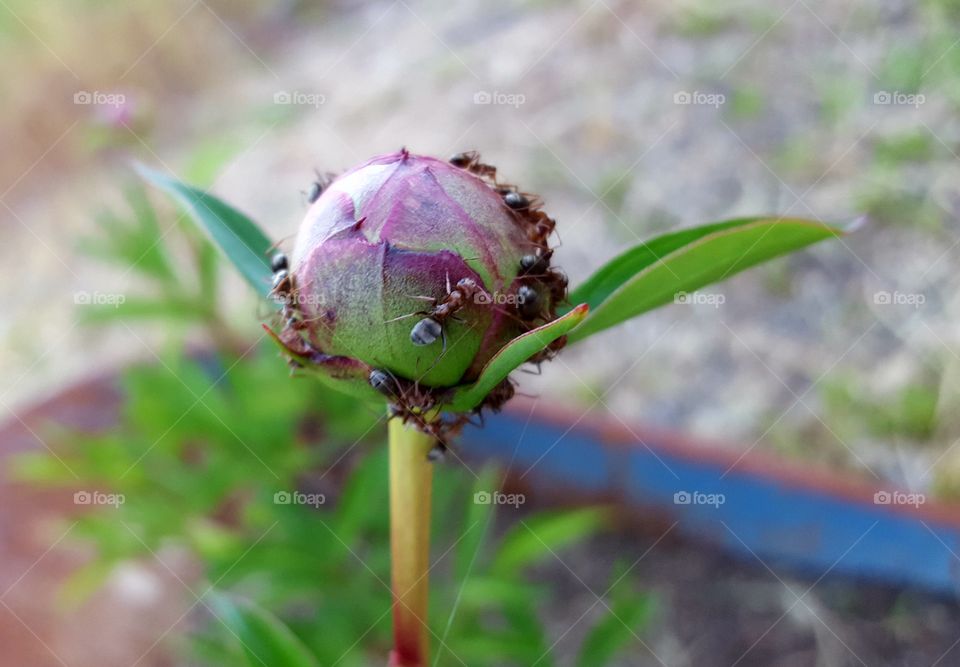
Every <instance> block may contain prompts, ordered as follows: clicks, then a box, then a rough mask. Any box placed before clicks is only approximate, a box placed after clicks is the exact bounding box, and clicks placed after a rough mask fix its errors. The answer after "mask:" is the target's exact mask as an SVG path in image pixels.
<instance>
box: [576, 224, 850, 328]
mask: <svg viewBox="0 0 960 667" xmlns="http://www.w3.org/2000/svg"><path fill="white" fill-rule="evenodd" d="M842 233H843V231H842V230H840V229H839V228H836V227H831V226H829V225H826V224H823V223H820V222H814V221H811V220H803V219H799V218H744V219H740V220H731V221H728V222H721V223H715V224H712V225H706V226H704V227H697V228H694V229H687V230H684V231H681V232H675V233H673V234H668V235H666V236H661V237H658V238H656V239H653V240H651V241H648V242H646V243H644V244H642V245H640V246H637V247H635V248H632V249H630V250H628V251H627V252H625V253H623V254H622V255H620V256H619V257H616V258H615V259H613V260H611V261H610V262H609V263H607V265H606V266H604V267H603V268H601V269H600V270H599V271H597V272H596V273H595V274H594V275H593V276H592V277H591V278H589V279H587V281H586V282H585V283H584V284H583V285H581V286H580V287H578V288H577V289H575V290H574V291H573V293H572V294H571V296H570V298H571V300H572V301H574V303H577V302H584V303H587V304H589V305H590V307H591V309H592V310H591V313H590V316H589V317H587V318H586V320H585V321H584V322H583V324H581V325H580V326H579V327H577V328H576V329H574V330H573V331H572V332H571V333H570V342H571V343H573V342H576V341H580V340H583V339H584V338H587V337H588V336H591V335H593V334H595V333H597V332H599V331H602V330H604V329H607V328H609V327H612V326H615V325H617V324H620V323H621V322H623V321H625V320H628V319H630V318H632V317H636V316H637V315H640V314H642V313H645V312H646V311H648V310H651V309H653V308H656V307H657V306H662V305H663V304H665V303H669V302H670V301H672V300H673V299H674V297H675V295H676V294H677V293H678V292H689V291H692V290H696V289H699V288H700V287H703V286H704V285H708V284H710V283H713V282H716V281H719V280H723V279H725V278H727V277H729V276H732V275H733V274H735V273H738V272H740V271H742V270H744V269H746V268H749V267H751V266H754V265H755V264H759V263H760V262H764V261H766V260H768V259H772V258H774V257H777V256H779V255H783V254H785V253H787V252H790V251H792V250H797V249H799V248H802V247H804V246H807V245H810V244H811V243H816V242H817V241H821V240H823V239H826V238H831V237H836V236H840V235H841V234H842Z"/></svg>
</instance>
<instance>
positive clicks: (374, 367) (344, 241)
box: [275, 150, 566, 404]
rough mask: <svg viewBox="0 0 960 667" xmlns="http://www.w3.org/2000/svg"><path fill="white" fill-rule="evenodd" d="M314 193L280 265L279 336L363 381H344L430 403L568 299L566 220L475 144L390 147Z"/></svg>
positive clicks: (314, 361) (337, 374) (330, 369)
mask: <svg viewBox="0 0 960 667" xmlns="http://www.w3.org/2000/svg"><path fill="white" fill-rule="evenodd" d="M311 199H315V201H313V203H312V205H311V207H310V209H309V211H308V212H307V215H306V218H305V219H304V221H303V223H302V225H301V227H300V231H299V234H298V236H297V240H296V245H295V248H294V251H293V254H292V256H291V259H290V265H289V267H288V271H289V273H288V274H287V273H283V272H281V273H279V275H277V276H276V277H277V280H276V282H277V287H276V288H275V292H276V293H277V295H278V296H280V297H282V298H283V299H284V300H285V301H286V304H285V306H284V318H285V325H284V329H283V331H282V333H281V334H280V338H281V340H282V341H283V343H284V344H285V345H286V346H287V348H288V349H289V351H290V352H291V353H292V356H293V357H294V358H295V359H296V361H297V363H299V364H300V365H307V366H310V365H313V366H316V367H317V368H319V369H320V370H321V371H322V372H323V373H324V374H325V375H327V376H328V377H333V378H334V379H338V380H346V381H348V382H349V383H352V384H353V385H354V386H353V387H343V388H347V389H353V390H354V392H360V393H363V392H370V391H371V383H372V384H373V385H374V386H373V389H376V390H379V391H380V392H381V393H385V394H388V395H390V394H395V393H404V392H409V391H410V387H415V388H416V391H417V392H418V393H421V394H423V396H425V397H427V400H425V401H423V402H426V403H428V404H429V403H431V401H430V400H429V397H431V396H432V397H434V398H436V397H437V396H439V395H440V394H442V392H443V391H444V390H447V389H449V388H452V387H456V386H458V385H463V384H468V383H470V382H472V381H474V380H475V379H476V378H477V376H478V375H479V374H480V371H481V370H482V369H483V367H484V365H485V364H486V363H487V362H488V361H489V360H490V359H491V357H493V356H494V355H495V354H496V353H497V352H498V351H499V350H500V349H501V348H503V347H504V346H505V345H506V344H507V343H509V342H510V341H511V340H513V339H514V338H516V337H517V336H519V335H521V334H523V333H525V332H527V331H529V330H531V329H533V328H534V327H536V326H539V325H541V324H543V323H545V322H549V321H551V320H552V319H554V317H555V306H556V305H557V302H558V301H561V300H563V299H564V298H565V294H566V292H565V288H566V280H565V278H564V277H563V275H562V274H561V273H560V272H558V271H556V270H555V269H551V268H550V255H551V253H550V249H549V247H548V245H547V238H548V236H549V235H550V233H551V232H552V230H553V224H554V223H553V220H551V219H550V218H549V217H547V216H546V215H545V214H544V213H543V212H541V211H540V210H539V207H538V204H537V200H536V198H535V197H531V196H529V195H525V194H522V193H520V192H518V191H517V190H516V188H514V187H512V186H507V185H502V184H500V183H498V182H497V181H496V172H495V170H494V169H493V168H492V167H489V166H488V165H484V164H482V163H480V162H479V160H478V156H476V155H475V154H461V155H458V156H454V158H452V159H451V161H449V162H448V161H442V160H437V159H435V158H431V157H423V156H417V155H412V154H410V153H408V152H407V151H406V150H403V151H400V152H397V153H391V154H388V155H382V156H379V157H375V158H373V159H371V160H369V161H367V162H365V163H364V164H362V165H360V166H358V167H356V168H354V169H351V170H350V171H348V172H346V173H344V174H343V175H341V176H339V177H338V178H336V179H335V180H333V181H332V182H330V183H329V184H328V185H326V186H325V187H323V188H322V192H320V188H317V189H315V190H314V191H313V192H312V193H311ZM275 268H277V267H275ZM375 371H376V372H379V374H377V373H375ZM371 373H373V376H371ZM378 380H379V381H378ZM341 384H342V383H341Z"/></svg>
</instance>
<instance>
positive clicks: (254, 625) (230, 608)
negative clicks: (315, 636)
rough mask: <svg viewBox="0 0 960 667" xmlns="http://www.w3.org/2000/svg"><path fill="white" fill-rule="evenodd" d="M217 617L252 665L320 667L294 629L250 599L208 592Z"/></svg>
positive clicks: (256, 666)
mask: <svg viewBox="0 0 960 667" xmlns="http://www.w3.org/2000/svg"><path fill="white" fill-rule="evenodd" d="M207 597H208V598H209V599H210V601H211V603H212V604H211V607H212V608H213V611H214V613H215V615H216V617H217V618H218V619H219V620H220V622H222V623H223V624H224V625H225V626H226V628H227V630H228V631H229V632H230V634H231V635H233V637H234V638H235V639H236V640H237V641H238V642H239V643H240V645H241V646H242V647H243V654H244V655H245V656H246V658H247V664H248V665H249V666H250V667H317V663H316V660H315V659H314V657H313V655H312V654H311V653H310V651H309V649H307V647H306V646H304V644H303V642H301V641H300V640H299V639H298V638H297V636H296V635H294V634H293V631H292V630H290V628H288V627H287V626H286V625H284V624H283V622H282V621H281V620H280V619H278V618H277V617H276V616H274V615H273V614H271V613H270V612H268V611H266V610H265V609H263V608H261V607H259V606H257V605H256V604H254V603H253V602H250V601H249V600H241V599H239V598H233V597H227V596H226V595H223V594H219V593H210V594H209V595H208V596H207Z"/></svg>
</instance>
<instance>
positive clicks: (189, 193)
mask: <svg viewBox="0 0 960 667" xmlns="http://www.w3.org/2000/svg"><path fill="white" fill-rule="evenodd" d="M136 169H137V172H138V173H139V174H140V175H141V176H142V177H143V178H144V180H146V181H147V182H149V183H151V184H152V185H154V186H156V187H157V188H159V189H160V190H163V191H164V192H166V193H167V194H168V195H170V196H171V197H172V198H173V199H175V200H176V201H177V202H179V203H180V204H181V205H183V206H184V207H185V208H186V209H187V210H188V211H189V212H190V214H191V216H192V217H193V219H194V221H196V222H197V223H198V224H199V225H200V226H201V227H203V229H205V230H206V232H207V233H208V234H209V235H210V237H211V238H212V239H213V241H214V243H215V244H216V245H217V246H219V247H220V249H221V250H222V251H223V252H224V254H225V255H226V256H227V259H229V260H230V261H231V262H233V265H234V266H236V267H237V269H238V270H239V271H240V275H242V276H243V277H244V279H245V280H246V281H247V282H248V283H250V285H251V286H253V288H254V289H255V290H256V291H257V294H259V295H260V296H262V297H266V296H267V295H268V293H269V292H270V281H271V277H272V276H271V271H270V248H271V246H272V243H271V241H270V239H269V238H267V236H266V234H264V233H263V231H262V230H261V229H260V228H259V227H258V226H257V225H256V223H254V222H253V221H252V220H250V218H248V217H247V216H245V215H244V214H242V213H240V212H239V211H237V210H236V209H234V208H233V207H231V206H228V205H227V204H225V203H224V202H222V201H221V200H219V199H217V198H216V197H214V196H213V195H211V194H207V193H205V192H203V191H201V190H198V189H196V188H193V187H191V186H189V185H186V184H184V183H181V182H180V181H177V180H174V179H172V178H170V177H169V176H167V175H166V174H162V173H160V172H159V171H156V170H154V169H150V168H149V167H145V166H144V165H141V164H138V165H136Z"/></svg>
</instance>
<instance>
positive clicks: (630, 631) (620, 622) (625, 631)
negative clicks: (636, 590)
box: [577, 595, 653, 667]
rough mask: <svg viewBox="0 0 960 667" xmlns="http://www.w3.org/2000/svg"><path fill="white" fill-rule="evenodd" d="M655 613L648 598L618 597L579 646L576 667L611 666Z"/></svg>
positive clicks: (651, 600)
mask: <svg viewBox="0 0 960 667" xmlns="http://www.w3.org/2000/svg"><path fill="white" fill-rule="evenodd" d="M652 613H653V598H652V597H651V596H649V595H636V596H635V597H626V596H619V599H617V600H614V601H612V602H611V603H609V604H608V605H607V606H606V613H605V614H604V615H603V616H602V617H601V618H600V620H599V621H598V622H597V623H596V625H594V626H593V627H592V628H591V629H590V631H589V632H588V633H587V636H586V637H584V638H583V643H582V644H581V645H580V653H579V655H578V656H577V667H595V666H596V665H609V664H611V663H612V662H613V659H614V658H615V657H616V656H617V654H619V653H621V652H624V651H625V650H626V649H627V647H628V646H629V645H630V644H631V643H632V642H636V641H638V640H637V637H638V636H639V634H640V633H641V632H642V631H643V629H644V627H645V626H646V625H647V624H648V623H649V621H650V617H651V615H652Z"/></svg>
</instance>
